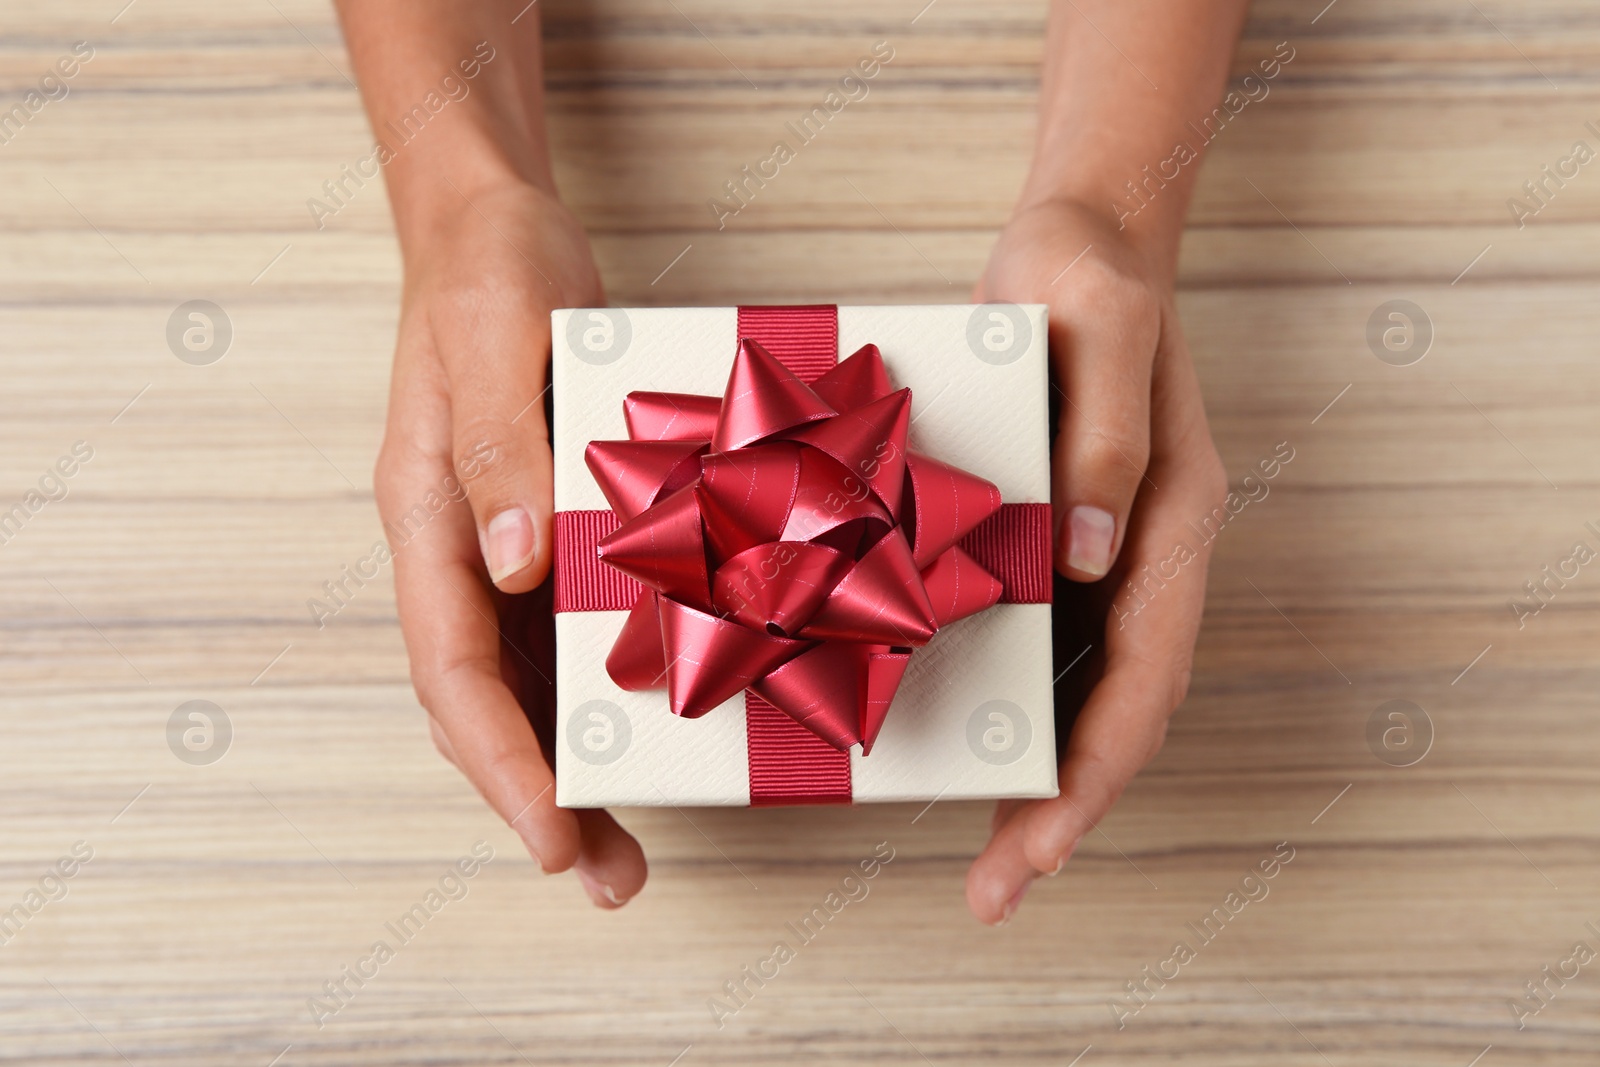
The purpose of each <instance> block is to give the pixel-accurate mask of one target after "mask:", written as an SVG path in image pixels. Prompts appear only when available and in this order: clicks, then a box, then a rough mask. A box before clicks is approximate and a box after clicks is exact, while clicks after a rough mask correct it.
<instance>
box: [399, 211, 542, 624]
mask: <svg viewBox="0 0 1600 1067" xmlns="http://www.w3.org/2000/svg"><path fill="white" fill-rule="evenodd" d="M491 237H492V235H491ZM531 284H532V285H537V286H539V289H538V290H531V289H530V288H529V287H528V286H525V285H520V284H511V285H506V286H504V287H501V288H493V289H489V288H485V287H483V286H482V285H479V286H475V287H472V288H468V289H464V290H462V291H458V292H453V293H450V294H448V295H447V296H445V297H443V298H441V299H440V300H438V301H437V302H436V303H435V304H434V305H433V306H432V307H431V308H430V310H429V320H430V325H431V327H432V334H433V340H434V344H435V345H436V346H437V348H438V350H439V354H440V359H441V361H442V363H443V365H444V368H445V373H446V375H447V376H448V378H449V395H450V408H451V425H452V441H451V453H452V459H453V461H454V464H455V468H456V470H457V471H458V472H459V473H460V476H461V479H462V481H463V482H464V483H465V484H466V486H467V500H468V502H469V503H470V504H471V506H472V516H473V519H474V521H475V523H476V528H477V529H476V532H477V541H478V545H479V549H480V552H481V555H482V558H483V561H484V565H485V567H486V568H487V569H488V572H489V579H490V580H491V581H492V582H494V584H495V585H497V586H498V587H499V588H500V589H502V590H504V591H505V592H508V593H525V592H527V591H528V590H530V589H532V588H533V587H534V586H536V585H538V584H539V583H540V582H542V581H543V580H544V578H545V575H546V574H548V573H549V570H550V540H551V535H550V516H551V513H552V500H551V468H550V443H549V437H548V433H547V428H546V424H545V418H544V404H543V399H544V393H545V389H546V382H545V376H546V370H547V369H548V367H549V353H550V308H549V307H548V299H547V297H546V295H545V293H544V291H543V290H544V289H546V288H548V287H547V286H545V285H544V283H542V282H540V281H539V280H538V279H537V277H535V278H534V280H533V282H532V283H531Z"/></svg>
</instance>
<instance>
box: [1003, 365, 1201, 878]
mask: <svg viewBox="0 0 1600 1067" xmlns="http://www.w3.org/2000/svg"><path fill="white" fill-rule="evenodd" d="M1174 348H1175V351H1174V353H1173V355H1172V360H1173V362H1172V365H1170V366H1169V367H1168V368H1167V370H1168V373H1167V374H1166V375H1164V376H1163V377H1164V379H1165V380H1164V381H1163V382H1162V383H1161V386H1160V387H1159V388H1158V389H1157V390H1156V391H1155V393H1154V419H1155V422H1154V425H1155V426H1156V431H1155V432H1156V434H1157V455H1158V456H1159V457H1160V459H1159V460H1158V462H1157V463H1156V465H1155V466H1154V467H1153V468H1152V470H1153V473H1155V474H1156V476H1157V477H1158V478H1159V479H1160V481H1161V482H1162V483H1164V485H1165V486H1166V487H1165V488H1164V489H1163V490H1161V491H1159V492H1158V491H1154V490H1151V491H1150V492H1149V493H1148V494H1147V496H1146V498H1145V499H1144V500H1143V501H1141V505H1142V511H1141V518H1140V521H1139V522H1138V523H1137V525H1136V528H1135V529H1134V530H1133V531H1132V533H1131V534H1130V540H1129V544H1128V547H1127V549H1126V551H1127V553H1128V560H1129V562H1128V566H1127V573H1128V575H1129V577H1130V579H1132V581H1131V582H1130V586H1132V588H1131V589H1130V588H1129V587H1125V592H1124V593H1122V594H1119V596H1118V597H1117V599H1116V600H1115V601H1114V602H1113V605H1112V609H1111V614H1110V616H1109V617H1108V618H1107V621H1106V671H1105V675H1104V677H1103V678H1102V679H1101V681H1100V683H1099V684H1098V685H1097V686H1096V687H1095V689H1094V691H1093V692H1092V693H1091V694H1090V696H1089V700H1088V702H1087V703H1086V704H1085V705H1084V708H1083V711H1082V712H1081V713H1080V714H1079V716H1078V720H1077V722H1076V724H1075V725H1074V728H1073V732H1072V736H1071V737H1070V738H1069V739H1068V743H1067V752H1066V756H1065V758H1064V759H1063V761H1062V767H1061V793H1060V795H1059V796H1058V797H1057V798H1055V799H1052V800H1047V801H1044V802H1043V803H1041V804H1040V805H1039V806H1038V807H1037V808H1035V809H1034V810H1033V811H1031V812H1030V813H1029V815H1028V817H1027V832H1026V835H1025V837H1024V845H1025V849H1026V853H1027V857H1028V860H1029V863H1030V864H1031V865H1032V866H1033V867H1034V868H1036V869H1038V870H1041V871H1055V870H1057V869H1059V867H1060V865H1061V864H1062V863H1064V862H1066V859H1067V857H1068V856H1069V855H1071V853H1072V851H1073V849H1074V848H1076V847H1077V843H1078V842H1079V841H1080V840H1081V839H1082V837H1083V836H1084V835H1085V834H1086V833H1088V831H1089V830H1090V829H1092V828H1093V827H1095V826H1097V825H1098V824H1099V822H1100V820H1101V819H1102V818H1104V817H1105V815H1106V814H1107V813H1108V812H1109V811H1110V810H1111V807H1112V805H1113V804H1115V803H1116V801H1117V798H1118V797H1119V796H1121V794H1122V790H1123V789H1124V788H1125V787H1126V785H1127V783H1128V782H1129V781H1130V780H1131V779H1132V778H1133V776H1134V775H1135V774H1137V773H1138V771H1139V770H1140V769H1141V768H1142V767H1144V765H1145V764H1146V763H1148V762H1149V761H1150V760H1151V759H1152V758H1154V756H1155V754H1156V752H1157V751H1159V749H1160V747H1161V743H1162V741H1163V740H1164V739H1165V737H1166V730H1167V723H1168V721H1169V720H1170V718H1171V715H1172V712H1173V711H1174V710H1176V708H1177V706H1178V705H1179V704H1180V703H1181V702H1182V701H1183V698H1184V696H1185V694H1186V693H1187V692H1188V686H1189V679H1190V666H1191V664H1192V662H1193V656H1194V642H1195V637H1196V635H1197V633H1198V630H1199V626H1200V617H1201V613H1202V611H1203V609H1204V604H1205V573H1206V565H1207V562H1208V561H1209V557H1210V552H1211V546H1210V544H1209V543H1201V542H1199V540H1198V539H1197V538H1196V537H1195V536H1194V533H1193V529H1192V527H1190V526H1189V520H1190V519H1192V518H1193V517H1194V516H1196V515H1203V514H1206V513H1207V512H1208V511H1209V509H1210V508H1211V507H1212V506H1213V505H1214V504H1215V502H1216V501H1217V500H1218V499H1220V497H1221V496H1222V493H1223V491H1224V489H1225V483H1224V480H1223V477H1222V473H1221V466H1220V464H1219V463H1218V462H1217V460H1216V453H1215V450H1214V449H1213V448H1212V446H1211V443H1210V436H1209V434H1208V433H1207V431H1206V426H1205V413H1204V409H1203V408H1202V407H1201V405H1200V394H1199V389H1198V385H1197V383H1195V381H1194V371H1193V367H1192V366H1191V365H1190V364H1189V361H1188V355H1187V352H1186V351H1185V350H1183V348H1182V344H1181V340H1180V341H1178V342H1176V343H1175V345H1174ZM1134 582H1136V583H1137V585H1134V584H1133V583H1134Z"/></svg>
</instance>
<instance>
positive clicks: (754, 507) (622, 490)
mask: <svg viewBox="0 0 1600 1067" xmlns="http://www.w3.org/2000/svg"><path fill="white" fill-rule="evenodd" d="M739 337H740V342H739V349H738V353H737V355H736V358H735V360H734V366H733V371H732V374H731V375H730V377H729V381H728V388H727V391H726V393H725V395H724V396H723V397H722V398H721V399H720V400H719V399H718V398H716V397H701V396H690V395H686V394H671V393H631V394H629V395H628V397H627V399H626V401H625V403H624V411H625V415H626V417H627V422H628V430H629V440H627V441H595V442H591V443H590V445H589V448H588V451H587V453H586V456H585V458H586V460H587V461H588V464H589V468H590V470H591V472H592V473H593V474H594V476H595V479H596V481H597V482H598V483H599V484H600V487H601V489H602V491H603V492H604V493H605V495H606V499H607V501H608V502H609V503H610V504H611V505H612V510H611V511H568V512H561V513H558V514H557V515H556V544H555V550H556V551H555V570H556V589H555V610H556V611H601V610H623V609H626V610H628V611H629V615H628V619H627V621H626V622H624V624H623V626H622V629H621V632H620V633H619V635H618V638H617V642H616V644H615V645H614V646H613V648H612V651H611V655H610V656H609V657H608V658H607V660H606V669H607V671H608V673H610V675H611V677H612V679H613V680H614V681H615V682H616V683H617V684H618V685H619V686H621V687H622V688H624V689H650V688H659V687H661V685H662V684H663V683H665V686H666V688H667V692H668V700H669V704H670V706H671V709H672V711H673V713H674V714H678V715H682V716H684V717H688V718H694V717H697V716H699V715H703V714H705V713H706V712H708V711H710V710H711V709H712V708H714V707H716V706H717V705H719V704H721V703H722V702H723V701H725V700H727V699H728V698H729V697H731V696H733V695H735V694H736V693H738V692H739V691H740V690H746V724H747V735H748V738H749V756H750V797H751V803H752V804H753V805H764V804H793V803H809V804H816V803H849V801H850V799H851V787H850V748H851V747H852V746H853V745H855V744H858V743H859V744H860V745H861V746H862V752H863V754H864V755H865V754H866V753H867V752H869V751H870V750H871V748H872V743H873V741H874V740H875V739H876V737H877V734H878V731H879V729H880V728H881V726H882V724H883V721H884V717H885V716H886V715H887V713H888V709H889V704H890V702H891V701H892V699H893V696H894V692H895V689H896V688H897V687H898V685H899V682H900V678H901V676H902V675H903V674H904V672H905V667H906V664H907V662H908V661H909V658H910V655H911V651H912V648H914V647H916V646H919V645H921V644H924V643H926V641H927V640H928V638H929V637H931V636H932V635H933V633H934V632H935V631H936V630H937V629H938V628H939V627H941V626H945V625H948V624H949V623H951V622H954V621H956V620H957V619H960V618H964V617H966V616H967V615H971V614H974V613H976V612H979V611H983V610H985V609H987V608H988V607H990V606H991V605H993V604H994V603H997V602H1000V601H1005V602H1009V603H1048V602H1049V599H1050V586H1051V569H1050V513H1049V505H1047V504H1012V505H1002V504H1001V502H1000V494H999V491H998V490H997V489H995V487H994V486H993V485H991V484H990V483H989V482H986V481H984V480H983V479H981V478H978V477H977V476H975V475H972V474H969V473H967V472H965V471H962V470H959V469H957V468H954V467H950V466H948V465H946V464H943V463H940V462H938V461H937V460H933V459H930V458H928V457H925V456H919V455H916V454H914V453H910V452H908V451H907V449H906V447H905V445H906V433H907V429H908V427H909V422H910V408H911V395H910V390H908V389H902V390H898V391H895V390H892V389H891V388H890V384H889V380H888V375H887V373H886V371H885V369H884V366H883V361H882V358H881V356H880V354H879V353H878V350H877V347H876V346H874V345H867V346H865V347H863V348H862V349H860V350H859V351H857V352H856V353H855V354H854V355H852V356H851V357H850V358H849V359H847V360H845V361H844V362H842V363H839V362H836V361H837V352H838V311H837V308H835V307H833V306H832V305H826V306H808V307H776V308H740V309H739Z"/></svg>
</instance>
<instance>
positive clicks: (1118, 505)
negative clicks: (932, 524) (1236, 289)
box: [1050, 302, 1159, 582]
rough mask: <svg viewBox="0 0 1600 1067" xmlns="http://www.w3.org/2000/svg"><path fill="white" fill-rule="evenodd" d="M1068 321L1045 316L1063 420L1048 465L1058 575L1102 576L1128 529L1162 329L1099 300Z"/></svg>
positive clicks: (1151, 318)
mask: <svg viewBox="0 0 1600 1067" xmlns="http://www.w3.org/2000/svg"><path fill="white" fill-rule="evenodd" d="M1096 303H1097V305H1098V306H1097V307H1096V308H1095V310H1094V311H1091V312H1090V313H1089V314H1088V315H1082V316H1076V315H1075V316H1073V317H1072V321H1067V320H1066V319H1065V317H1064V316H1059V315H1058V314H1057V312H1056V311H1055V309H1052V310H1051V323H1050V333H1051V337H1050V347H1051V355H1052V359H1051V362H1052V365H1053V369H1054V371H1055V377H1056V382H1057V388H1058V389H1059V390H1060V394H1059V395H1060V400H1061V416H1060V422H1059V433H1058V434H1057V436H1056V443H1055V454H1054V455H1053V456H1052V458H1051V460H1052V461H1051V465H1050V466H1051V471H1052V483H1053V484H1052V486H1051V493H1052V496H1053V498H1054V499H1053V503H1054V504H1055V508H1054V510H1055V514H1056V516H1057V520H1056V521H1057V522H1058V523H1059V526H1058V528H1057V531H1056V549H1055V559H1056V569H1057V570H1058V571H1060V572H1061V573H1062V574H1064V575H1066V576H1067V577H1069V578H1072V579H1075V580H1077V581H1085V582H1092V581H1097V580H1099V579H1100V578H1102V577H1104V576H1105V574H1106V572H1107V571H1109V570H1110V569H1111V565H1112V563H1113V562H1114V561H1115V560H1116V558H1117V552H1118V550H1119V549H1120V547H1121V544H1122V539H1123V536H1124V535H1125V534H1126V532H1127V526H1128V513H1129V511H1130V510H1131V509H1132V507H1133V500H1134V497H1135V496H1136V495H1137V493H1138V491H1139V486H1140V483H1141V482H1142V481H1143V480H1144V478H1145V466H1146V464H1147V463H1148V462H1149V457H1150V375H1151V363H1152V356H1153V353H1154V351H1155V348H1156V341H1157V337H1158V332H1159V316H1158V314H1156V313H1155V312H1154V311H1153V309H1152V310H1150V312H1149V313H1145V311H1142V310H1140V311H1133V313H1122V312H1119V311H1118V310H1116V307H1115V304H1112V303H1110V302H1106V303H1100V302H1096Z"/></svg>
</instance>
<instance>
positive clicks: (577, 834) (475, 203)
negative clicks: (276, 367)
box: [375, 177, 646, 908]
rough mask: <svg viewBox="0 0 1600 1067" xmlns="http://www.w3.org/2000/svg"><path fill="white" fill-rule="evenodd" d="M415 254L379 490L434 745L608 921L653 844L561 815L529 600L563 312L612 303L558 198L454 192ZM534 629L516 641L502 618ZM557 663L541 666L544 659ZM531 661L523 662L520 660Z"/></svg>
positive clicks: (546, 559) (591, 818)
mask: <svg viewBox="0 0 1600 1067" xmlns="http://www.w3.org/2000/svg"><path fill="white" fill-rule="evenodd" d="M437 197H438V199H437V201H436V206H437V208H438V210H436V211H430V212H429V224H428V225H427V226H426V227H414V228H412V229H411V230H410V232H409V233H408V240H407V242H406V278H405V291H404V296H403V300H402V308H401V316H400V327H399V335H398V338H397V340H396V343H395V356H394V374H393V378H392V381H391V384H390V390H389V415H388V423H387V427H386V429H385V432H384V441H383V448H382V451H381V452H380V454H379V456H378V464H377V470H376V475H375V480H376V491H377V500H378V508H379V512H380V514H381V515H382V518H383V521H384V525H385V530H386V532H387V534H388V537H389V540H390V546H391V549H392V551H393V553H394V564H395V593H396V598H397V602H398V608H399V613H400V624H401V629H402V630H403V631H404V634H405V642H406V651H407V653H408V655H409V658H410V664H411V680H412V684H413V685H414V686H415V688H416V692H417V697H418V699H419V700H420V701H421V702H422V705H423V707H424V708H426V709H427V712H428V716H429V725H430V727H431V730H432V734H433V739H434V743H435V744H436V745H437V746H438V748H439V751H440V752H441V753H442V754H443V755H444V756H445V758H447V759H449V760H450V761H451V762H452V763H454V764H455V765H456V766H457V767H459V768H460V769H461V771H462V773H464V774H465V775H466V776H467V778H468V779H469V780H470V781H471V782H472V784H473V785H474V786H476V787H477V789H478V791H479V792H480V793H481V794H482V795H483V797H484V799H485V800H486V801H488V803H489V806H490V807H492V808H493V809H494V810H495V811H496V812H497V813H498V814H499V815H500V817H501V818H502V819H504V820H506V822H507V823H508V824H509V825H510V826H511V828H512V829H514V830H515V831H516V832H517V834H518V835H519V836H520V837H521V838H522V840H523V842H524V844H525V845H526V846H527V848H528V851H529V852H530V853H531V854H532V855H533V857H534V859H535V861H536V862H538V864H539V865H540V867H541V868H543V870H544V871H545V872H546V873H553V872H556V871H564V870H567V869H568V868H575V869H576V872H577V875H578V878H579V879H580V881H582V882H583V884H584V887H585V889H586V890H587V892H588V893H589V896H590V897H591V898H592V899H593V900H594V902H595V903H596V904H597V905H599V906H601V907H608V908H609V907H617V906H619V905H621V904H622V903H625V902H626V901H627V900H628V899H629V898H630V897H632V896H633V895H634V894H636V893H637V892H638V891H639V889H640V888H641V887H642V886H643V885H644V880H645V874H646V868H645V860H644V854H643V852H642V851H641V850H640V848H639V844H638V842H637V841H635V840H634V839H633V837H632V836H631V835H629V834H628V833H627V831H625V830H623V829H622V827H621V826H619V825H618V824H617V823H616V821H615V820H614V819H612V817H611V816H610V815H609V814H607V813H606V812H604V811H572V810H566V809H563V808H558V807H556V803H555V788H554V785H555V779H554V775H553V773H552V771H551V766H550V764H549V762H548V761H547V760H546V758H545V755H544V753H543V751H542V750H541V748H540V745H539V741H538V739H537V737H536V735H535V732H534V729H533V726H532V722H533V721H537V720H539V719H541V718H542V719H544V720H549V721H551V722H553V718H554V708H553V707H552V706H546V705H547V704H548V701H547V700H545V699H540V700H537V701H532V702H530V703H532V704H533V705H534V706H529V707H526V708H524V707H523V706H522V704H520V703H519V701H518V696H517V694H518V693H519V692H522V693H527V692H540V693H544V694H548V693H552V692H553V686H549V685H546V686H542V687H540V686H535V687H531V688H529V687H523V686H520V685H518V682H517V675H518V672H519V671H522V670H526V669H527V668H529V667H532V668H533V670H535V671H537V672H539V673H541V674H545V675H549V674H550V673H551V672H552V671H553V667H552V666H539V665H538V663H539V662H540V661H543V663H545V664H549V663H550V662H551V660H550V656H549V650H548V649H540V648H533V647H529V640H530V639H529V634H530V632H531V633H538V634H541V635H546V636H547V635H548V634H549V633H550V627H549V626H548V624H547V623H546V625H543V626H533V627H531V628H530V627H528V626H527V625H526V619H525V616H526V615H527V611H526V610H520V611H519V610H517V608H516V606H517V605H518V602H521V604H520V606H521V607H522V608H526V607H527V606H528V604H527V598H525V597H522V596H512V597H506V596H497V595H496V594H495V590H498V591H499V593H501V594H528V593H529V592H530V591H531V590H533V589H534V588H535V587H536V586H539V585H540V584H541V583H543V582H544V581H545V580H546V578H547V577H548V575H549V573H550V560H551V516H552V513H553V501H552V492H551V463H550V443H549V433H548V428H547V426H546V422H545V415H544V399H545V391H546V388H547V381H548V369H549V362H550V312H551V311H552V310H553V309H555V308H561V307H595V306H601V305H603V304H604V303H605V297H604V293H603V292H602V290H601V286H600V278H599V275H598V273H597V272H596V270H595V266H594V261H593V258H592V256H591V254H590V251H589V244H588V239H587V237H586V236H585V235H584V233H583V230H582V228H581V227H580V226H579V225H578V223H577V220H576V219H574V218H573V217H572V215H571V213H570V212H568V211H567V210H566V208H565V207H564V206H562V205H561V203H560V202H559V201H558V200H557V199H556V198H555V197H554V195H553V194H551V193H549V192H547V191H545V190H543V189H540V188H537V187H535V186H532V185H529V184H526V183H522V182H516V181H503V182H498V183H494V184H489V185H478V186H468V185H464V184H457V183H456V182H453V181H451V180H450V179H449V178H448V177H441V179H440V181H439V182H438V189H437ZM497 604H498V606H499V608H506V609H507V610H506V615H507V616H519V620H518V623H517V625H516V626H515V627H514V628H508V627H507V626H505V625H502V622H501V618H502V615H501V611H500V610H499V609H498V608H497ZM541 653H543V655H541ZM519 657H520V659H519Z"/></svg>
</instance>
